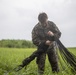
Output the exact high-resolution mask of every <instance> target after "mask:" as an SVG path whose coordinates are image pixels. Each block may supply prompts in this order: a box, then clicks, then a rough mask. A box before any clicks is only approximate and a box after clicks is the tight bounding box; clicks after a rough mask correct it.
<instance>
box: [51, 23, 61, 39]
mask: <svg viewBox="0 0 76 75" xmlns="http://www.w3.org/2000/svg"><path fill="white" fill-rule="evenodd" d="M52 26H53V29H54V35H55V36H56V37H57V38H60V37H61V32H60V30H59V28H58V27H57V26H56V24H54V23H53V22H52Z"/></svg>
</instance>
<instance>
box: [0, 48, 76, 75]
mask: <svg viewBox="0 0 76 75" xmlns="http://www.w3.org/2000/svg"><path fill="white" fill-rule="evenodd" d="M34 50H36V49H33V48H27V49H22V48H0V75H37V65H36V63H35V60H34V61H32V62H31V63H30V64H29V65H28V66H27V69H25V68H23V69H22V70H20V71H19V72H15V71H14V70H13V69H14V68H15V67H17V65H19V64H21V62H22V60H23V59H24V58H26V57H28V56H29V55H30V54H32V52H33V51H34ZM69 50H70V51H71V52H72V53H74V54H76V50H75V48H69ZM44 75H72V74H71V72H69V74H67V73H66V72H65V71H61V72H60V73H58V74H53V73H52V71H51V66H50V64H49V62H48V59H46V64H45V73H44Z"/></svg>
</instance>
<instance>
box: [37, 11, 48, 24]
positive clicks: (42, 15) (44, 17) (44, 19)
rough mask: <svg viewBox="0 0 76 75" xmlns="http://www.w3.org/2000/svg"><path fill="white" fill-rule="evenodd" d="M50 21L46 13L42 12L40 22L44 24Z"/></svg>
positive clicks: (39, 16) (39, 17)
mask: <svg viewBox="0 0 76 75" xmlns="http://www.w3.org/2000/svg"><path fill="white" fill-rule="evenodd" d="M47 19H48V16H47V14H46V13H45V12H42V13H40V14H39V15H38V20H39V21H40V22H41V23H44V22H45V21H46V20H47Z"/></svg>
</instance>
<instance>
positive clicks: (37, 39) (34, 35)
mask: <svg viewBox="0 0 76 75" xmlns="http://www.w3.org/2000/svg"><path fill="white" fill-rule="evenodd" d="M32 41H33V44H34V45H36V46H39V45H40V44H41V43H45V41H44V40H41V39H40V37H39V36H38V31H37V28H35V27H34V29H33V30H32Z"/></svg>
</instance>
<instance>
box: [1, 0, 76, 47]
mask: <svg viewBox="0 0 76 75" xmlns="http://www.w3.org/2000/svg"><path fill="white" fill-rule="evenodd" d="M41 12H46V13H47V14H48V17H49V20H50V21H53V22H54V23H55V24H56V25H57V26H58V28H59V29H60V31H61V32H62V36H61V39H60V40H61V41H62V43H63V44H64V45H65V46H67V47H69V46H70V47H76V0H0V39H25V40H31V31H32V29H33V27H34V26H35V25H36V24H37V22H38V20H37V17H38V14H39V13H41Z"/></svg>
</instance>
